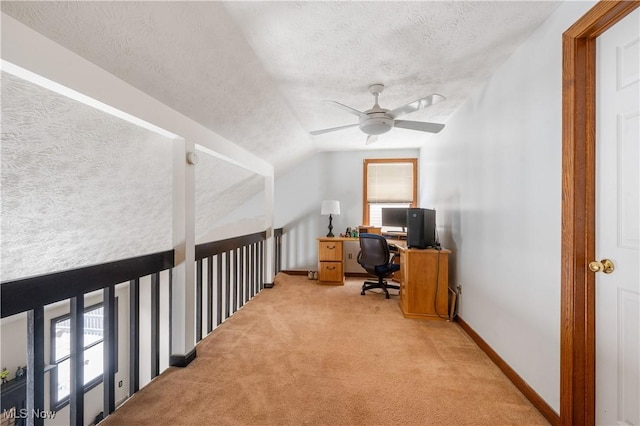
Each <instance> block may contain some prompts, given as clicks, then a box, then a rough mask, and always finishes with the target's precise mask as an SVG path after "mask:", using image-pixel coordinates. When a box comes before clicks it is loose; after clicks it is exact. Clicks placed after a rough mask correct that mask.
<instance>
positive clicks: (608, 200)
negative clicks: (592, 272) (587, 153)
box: [589, 9, 640, 426]
mask: <svg viewBox="0 0 640 426" xmlns="http://www.w3.org/2000/svg"><path fill="white" fill-rule="evenodd" d="M596 67H597V68H596V73H597V84H596V101H597V104H596V114H597V118H596V132H597V133H596V145H597V148H596V158H597V160H596V179H597V183H596V257H597V260H598V261H601V260H602V259H605V258H606V259H610V260H611V261H612V262H613V264H614V265H615V270H614V272H612V273H611V274H605V273H603V272H598V273H597V275H596V423H597V424H598V425H639V426H640V207H639V206H640V202H639V200H640V173H639V172H638V170H639V169H640V149H639V147H640V9H636V10H635V12H633V13H631V14H629V15H627V16H626V17H625V18H624V19H623V20H621V21H620V22H618V23H617V24H616V25H615V26H613V27H612V28H610V29H609V30H607V31H606V32H605V33H603V34H602V35H601V36H600V37H598V39H597V62H596ZM589 260H596V259H589ZM595 266H596V265H594V267H595Z"/></svg>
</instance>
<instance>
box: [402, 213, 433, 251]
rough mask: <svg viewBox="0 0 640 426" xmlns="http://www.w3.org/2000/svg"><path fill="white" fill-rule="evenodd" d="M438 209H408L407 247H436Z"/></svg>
mask: <svg viewBox="0 0 640 426" xmlns="http://www.w3.org/2000/svg"><path fill="white" fill-rule="evenodd" d="M437 246H438V242H437V238H436V211H435V210H431V209H418V208H411V209H407V247H410V248H418V249H425V248H436V247H437Z"/></svg>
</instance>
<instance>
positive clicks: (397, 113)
mask: <svg viewBox="0 0 640 426" xmlns="http://www.w3.org/2000/svg"><path fill="white" fill-rule="evenodd" d="M445 99H446V98H445V97H444V96H442V95H429V96H425V97H424V98H420V99H417V100H415V101H413V102H411V103H409V104H406V105H403V106H401V107H398V108H396V109H394V110H391V111H389V114H391V115H393V116H394V117H396V118H398V117H401V116H403V115H407V114H409V113H411V112H415V111H418V110H419V109H422V108H426V107H428V106H431V105H434V104H436V103H438V102H440V101H444V100H445Z"/></svg>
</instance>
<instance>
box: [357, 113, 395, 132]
mask: <svg viewBox="0 0 640 426" xmlns="http://www.w3.org/2000/svg"><path fill="white" fill-rule="evenodd" d="M392 127H393V119H391V118H388V117H367V118H363V119H361V120H360V130H362V132H363V133H365V134H367V135H381V134H383V133H387V132H388V131H389V130H391V128H392Z"/></svg>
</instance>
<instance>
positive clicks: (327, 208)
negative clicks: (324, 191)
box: [320, 200, 340, 215]
mask: <svg viewBox="0 0 640 426" xmlns="http://www.w3.org/2000/svg"><path fill="white" fill-rule="evenodd" d="M320 214H323V215H327V214H340V201H337V200H325V201H323V202H322V210H321V211H320Z"/></svg>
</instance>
